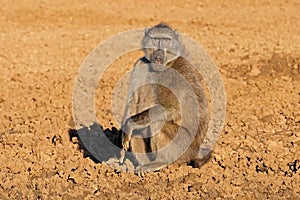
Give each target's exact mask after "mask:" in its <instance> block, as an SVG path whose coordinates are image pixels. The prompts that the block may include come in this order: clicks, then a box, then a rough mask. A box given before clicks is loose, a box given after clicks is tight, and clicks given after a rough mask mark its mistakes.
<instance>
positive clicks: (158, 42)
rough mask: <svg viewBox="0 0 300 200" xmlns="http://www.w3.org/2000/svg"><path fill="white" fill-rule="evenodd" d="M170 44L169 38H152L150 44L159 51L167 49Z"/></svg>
mask: <svg viewBox="0 0 300 200" xmlns="http://www.w3.org/2000/svg"><path fill="white" fill-rule="evenodd" d="M170 43H171V39H170V38H152V44H153V46H154V47H157V48H159V49H164V48H167V47H168V46H169V45H170Z"/></svg>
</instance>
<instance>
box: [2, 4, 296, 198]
mask: <svg viewBox="0 0 300 200" xmlns="http://www.w3.org/2000/svg"><path fill="white" fill-rule="evenodd" d="M299 10H300V3H299V1H297V0H294V1H280V0H275V1H267V0H264V1H250V0H249V1H246V0H245V1H233V0H229V1H208V0H207V1H206V0H205V1H196V0H194V1H177V2H173V1H169V0H168V1H159V2H157V3H153V2H151V1H139V2H135V1H129V0H125V1H121V0H118V1H105V2H104V1H95V0H92V1H88V2H87V1H79V0H77V1H69V0H66V1H38V2H36V1H33V0H30V1H15V0H14V1H9V0H2V1H1V2H0V27H1V28H0V44H1V48H0V66H1V73H0V94H1V95H0V111H1V115H0V160H1V168H0V199H83V198H86V199H92V198H95V199H105V198H107V199H119V198H124V199H172V198H174V199H183V198H188V199H199V198H205V199H215V198H219V199H266V198H270V199H283V198H284V199H300V50H299V49H300V26H299V24H300V15H299ZM161 21H165V22H167V23H169V24H170V25H171V26H172V27H174V28H176V29H177V30H178V31H180V32H181V33H184V34H186V35H188V36H190V37H192V38H193V39H195V40H196V41H198V42H199V43H201V44H202V46H203V47H204V48H205V49H206V50H207V52H208V53H209V54H210V56H211V57H212V58H213V60H214V61H215V63H216V64H217V66H218V67H219V70H220V72H221V74H222V78H223V80H224V83H225V87H226V94H227V118H226V124H225V127H224V130H223V132H222V135H221V137H220V139H219V141H218V143H217V145H216V147H215V150H214V154H213V158H212V159H211V161H210V162H208V163H207V164H206V165H204V166H203V167H202V168H201V169H194V168H192V167H189V166H180V167H178V166H170V167H168V168H165V169H163V170H161V171H159V172H151V173H149V174H147V175H146V177H144V178H141V177H138V176H135V175H132V174H127V173H124V172H120V173H116V172H114V169H112V168H110V167H108V166H106V165H104V164H99V163H95V162H94V161H92V160H91V159H90V158H85V157H84V156H83V153H82V151H81V150H80V149H78V143H77V140H76V138H73V139H72V141H70V140H69V133H68V131H69V125H68V124H69V121H70V119H71V116H72V111H71V106H72V89H73V86H74V81H75V78H76V74H77V71H78V69H79V66H80V64H81V63H82V62H83V61H84V59H85V57H86V56H87V55H88V53H89V52H90V51H91V50H92V49H93V48H94V47H96V46H97V45H98V44H99V43H100V42H101V41H104V40H105V39H107V38H108V37H110V36H112V35H115V34H117V33H118V32H123V31H125V30H130V29H133V28H137V27H150V26H153V25H155V24H157V23H159V22H161ZM128 58H130V59H128ZM136 59H137V57H135V56H129V57H125V58H121V59H120V63H123V65H124V68H123V67H122V68H120V67H119V68H116V67H114V66H112V67H111V68H109V69H108V70H107V72H106V75H105V76H104V79H103V80H101V82H100V83H99V87H98V89H97V105H96V108H97V117H98V119H99V122H100V123H101V124H102V125H103V126H104V127H111V126H114V123H115V122H114V120H113V119H112V115H111V109H110V107H109V104H110V98H111V93H112V90H113V87H114V84H115V83H116V81H117V80H118V78H119V77H120V76H121V75H122V74H124V73H125V72H126V70H128V69H130V67H132V63H134V61H135V60H136ZM125 65H126V66H125Z"/></svg>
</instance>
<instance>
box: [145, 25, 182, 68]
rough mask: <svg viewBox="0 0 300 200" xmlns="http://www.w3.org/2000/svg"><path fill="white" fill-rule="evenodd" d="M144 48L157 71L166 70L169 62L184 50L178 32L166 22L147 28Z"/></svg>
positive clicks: (146, 55)
mask: <svg viewBox="0 0 300 200" xmlns="http://www.w3.org/2000/svg"><path fill="white" fill-rule="evenodd" d="M142 48H143V51H144V53H145V57H146V58H147V59H148V60H149V61H150V62H151V64H152V68H153V69H154V70H156V71H162V70H164V69H165V68H166V67H167V66H168V63H170V62H172V61H173V60H175V59H177V58H178V57H179V56H181V55H182V52H183V46H182V44H181V43H180V42H179V40H178V33H177V32H176V31H174V30H173V29H171V28H170V27H169V26H168V25H167V24H164V23H160V24H158V25H156V26H154V27H152V28H149V29H146V30H145V36H144V38H143V41H142Z"/></svg>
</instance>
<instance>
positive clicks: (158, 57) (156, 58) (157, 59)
mask: <svg viewBox="0 0 300 200" xmlns="http://www.w3.org/2000/svg"><path fill="white" fill-rule="evenodd" d="M152 62H153V63H155V64H163V63H164V51H163V50H162V49H158V50H156V51H154V53H153V59H152Z"/></svg>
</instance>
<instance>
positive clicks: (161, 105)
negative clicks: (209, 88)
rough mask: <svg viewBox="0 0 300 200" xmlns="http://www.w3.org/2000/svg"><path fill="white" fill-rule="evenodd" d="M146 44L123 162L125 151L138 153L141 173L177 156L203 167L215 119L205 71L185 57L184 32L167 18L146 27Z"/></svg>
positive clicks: (127, 118) (135, 74) (131, 98)
mask: <svg viewBox="0 0 300 200" xmlns="http://www.w3.org/2000/svg"><path fill="white" fill-rule="evenodd" d="M142 49H143V51H144V57H142V58H140V59H139V60H138V61H137V62H136V64H135V66H134V69H133V71H132V73H131V79H130V87H129V88H130V89H129V90H130V91H129V95H128V101H127V107H126V111H125V115H124V119H123V122H122V128H121V129H122V147H123V149H122V152H121V158H120V161H121V162H122V160H123V159H124V155H125V151H129V152H132V155H134V159H135V166H136V168H135V172H136V173H144V172H148V171H156V170H159V169H161V168H162V167H164V166H166V165H168V164H171V163H172V162H173V161H174V162H175V163H179V164H181V163H190V164H192V165H193V166H194V167H200V166H201V165H203V164H204V163H205V162H206V161H207V160H208V159H209V158H210V152H209V153H208V155H207V156H206V157H204V158H200V157H199V151H200V145H201V144H202V142H203V140H204V138H205V136H206V132H207V128H208V121H209V113H208V102H207V99H206V97H205V93H204V89H203V86H202V83H201V80H202V78H201V75H200V73H199V72H198V71H197V69H195V67H193V66H192V65H191V64H190V63H189V62H188V61H187V60H186V59H185V58H184V57H183V56H182V55H183V53H184V47H183V45H182V44H181V43H180V41H179V35H178V33H177V32H176V31H175V30H173V29H171V28H170V27H169V25H167V24H165V23H160V24H158V25H156V26H154V27H152V28H149V29H146V30H145V35H144V38H143V40H142ZM143 83H147V84H144V85H143ZM137 85H141V87H138V88H136V87H137ZM193 98H194V100H195V101H196V104H195V101H193ZM193 102H194V103H193ZM185 116H188V119H184V118H186V117H185ZM195 124H196V127H195ZM179 133H181V136H180V137H179V139H178V138H177V140H176V135H177V134H179ZM172 141H173V143H172ZM189 142H190V143H189ZM170 144H172V145H170ZM168 145H170V146H169V148H165V147H167V146H168ZM186 145H188V146H187V148H186ZM160 150H161V151H160ZM174 155H175V157H174ZM178 156H179V157H178ZM176 157H177V158H178V159H177V158H176Z"/></svg>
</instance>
